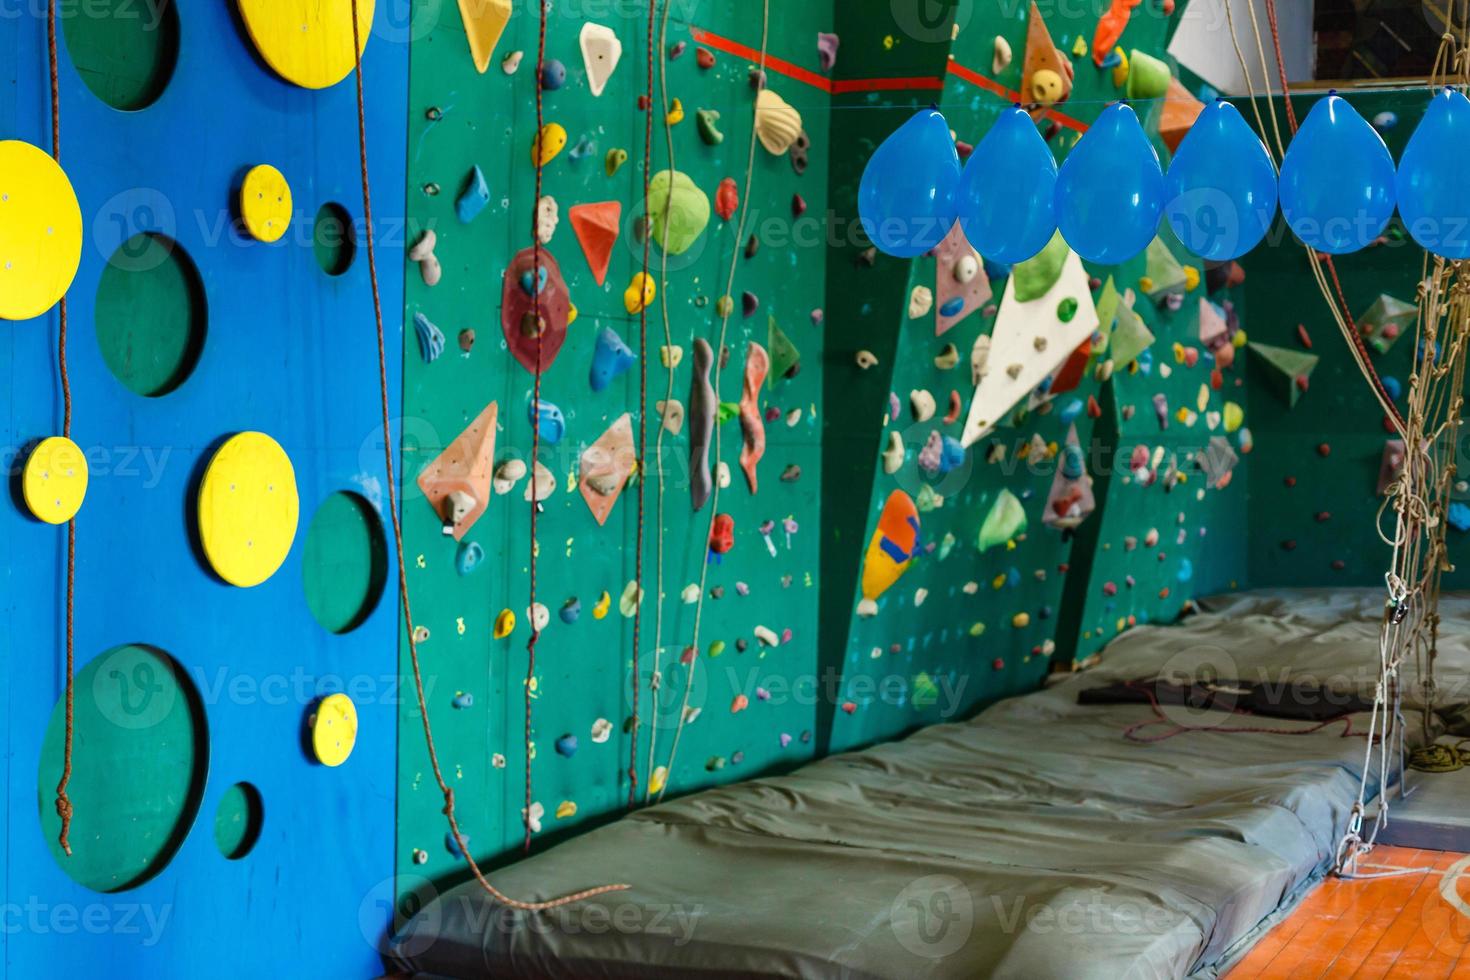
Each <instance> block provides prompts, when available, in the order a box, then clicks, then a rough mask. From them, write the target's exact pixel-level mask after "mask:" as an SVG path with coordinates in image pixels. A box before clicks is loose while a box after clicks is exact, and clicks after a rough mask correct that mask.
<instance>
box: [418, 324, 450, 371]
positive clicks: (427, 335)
mask: <svg viewBox="0 0 1470 980" xmlns="http://www.w3.org/2000/svg"><path fill="white" fill-rule="evenodd" d="M413 331H414V333H415V334H417V335H418V338H419V353H420V354H422V355H423V358H424V363H425V364H433V363H434V362H435V361H437V360H438V359H439V355H440V354H442V353H444V331H442V330H440V329H439V328H438V327H436V326H434V324H433V323H431V322H430V320H429V318H428V317H426V316H424V315H423V314H422V313H415V314H414V315H413Z"/></svg>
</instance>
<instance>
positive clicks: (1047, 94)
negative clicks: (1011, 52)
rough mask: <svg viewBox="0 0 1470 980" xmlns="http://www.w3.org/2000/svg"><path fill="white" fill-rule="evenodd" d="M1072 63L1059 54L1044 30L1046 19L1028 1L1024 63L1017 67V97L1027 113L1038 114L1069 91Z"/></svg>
mask: <svg viewBox="0 0 1470 980" xmlns="http://www.w3.org/2000/svg"><path fill="white" fill-rule="evenodd" d="M1072 75H1073V69H1072V62H1071V60H1070V59H1068V58H1065V57H1063V55H1062V53H1061V52H1060V51H1058V50H1057V46H1056V43H1055V42H1054V41H1052V39H1051V32H1050V31H1048V30H1047V29H1046V21H1045V20H1043V19H1042V16H1041V11H1040V10H1038V9H1037V7H1036V0H1031V18H1030V20H1028V21H1027V23H1026V62H1025V64H1024V65H1023V66H1022V69H1021V100H1022V101H1023V102H1025V103H1028V110H1029V111H1030V113H1031V115H1032V116H1033V117H1034V116H1039V115H1040V114H1041V113H1042V112H1044V111H1045V110H1046V109H1048V108H1050V107H1051V106H1054V105H1056V104H1057V103H1059V102H1065V101H1067V98H1068V96H1070V95H1071V94H1072Z"/></svg>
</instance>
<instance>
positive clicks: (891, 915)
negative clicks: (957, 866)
mask: <svg viewBox="0 0 1470 980" xmlns="http://www.w3.org/2000/svg"><path fill="white" fill-rule="evenodd" d="M888 921H889V925H890V927H891V928H892V929H893V935H894V936H895V937H896V938H897V939H898V942H899V945H900V946H902V947H903V948H904V949H906V950H908V951H909V952H910V953H913V954H914V955H915V956H922V957H925V958H926V959H942V958H944V957H946V956H950V955H952V954H953V953H956V952H958V951H959V950H960V948H961V947H962V946H964V945H965V943H966V942H968V941H969V939H970V933H971V932H972V931H973V930H974V928H975V899H974V896H972V895H971V894H970V889H969V888H968V887H967V886H966V885H965V883H964V882H962V881H960V880H959V879H958V878H954V877H951V876H950V875H929V876H927V877H924V878H920V879H918V880H917V881H912V882H910V883H909V884H907V885H905V886H904V888H903V890H902V891H900V892H899V893H898V895H897V896H895V897H894V899H893V905H892V906H891V907H890V908H889V912H888Z"/></svg>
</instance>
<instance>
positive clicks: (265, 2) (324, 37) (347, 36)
mask: <svg viewBox="0 0 1470 980" xmlns="http://www.w3.org/2000/svg"><path fill="white" fill-rule="evenodd" d="M239 3H240V17H241V19H243V20H244V21H245V30H246V31H247V32H248V33H249V34H250V40H251V41H253V42H255V47H256V50H258V51H259V52H260V56H261V57H262V58H264V59H265V62H266V64H268V65H270V66H271V68H273V69H275V72H276V74H278V75H280V76H281V77H282V78H284V79H285V80H286V81H288V82H291V83H292V84H295V85H300V86H301V87H302V88H312V89H320V88H330V87H331V86H333V85H336V84H337V83H338V82H340V81H342V79H344V78H346V77H347V76H348V74H350V73H351V72H352V69H353V66H354V65H355V64H356V57H355V55H356V54H361V53H362V49H363V48H365V47H366V46H367V39H368V34H369V33H371V31H372V27H373V8H374V0H357V35H358V49H357V51H356V52H354V51H353V50H352V34H353V30H352V0H239Z"/></svg>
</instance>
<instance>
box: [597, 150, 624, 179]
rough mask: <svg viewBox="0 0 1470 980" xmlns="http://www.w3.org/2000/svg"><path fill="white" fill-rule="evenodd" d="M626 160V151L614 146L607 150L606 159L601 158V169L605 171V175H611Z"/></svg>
mask: <svg viewBox="0 0 1470 980" xmlns="http://www.w3.org/2000/svg"><path fill="white" fill-rule="evenodd" d="M627 162H628V151H627V150H623V149H618V148H614V149H611V150H608V151H607V159H605V160H603V162H602V165H603V169H605V170H606V171H607V175H608V176H609V177H611V176H612V175H614V174H616V173H617V172H618V170H619V169H620V168H621V167H622V166H623V164H625V163H627Z"/></svg>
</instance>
